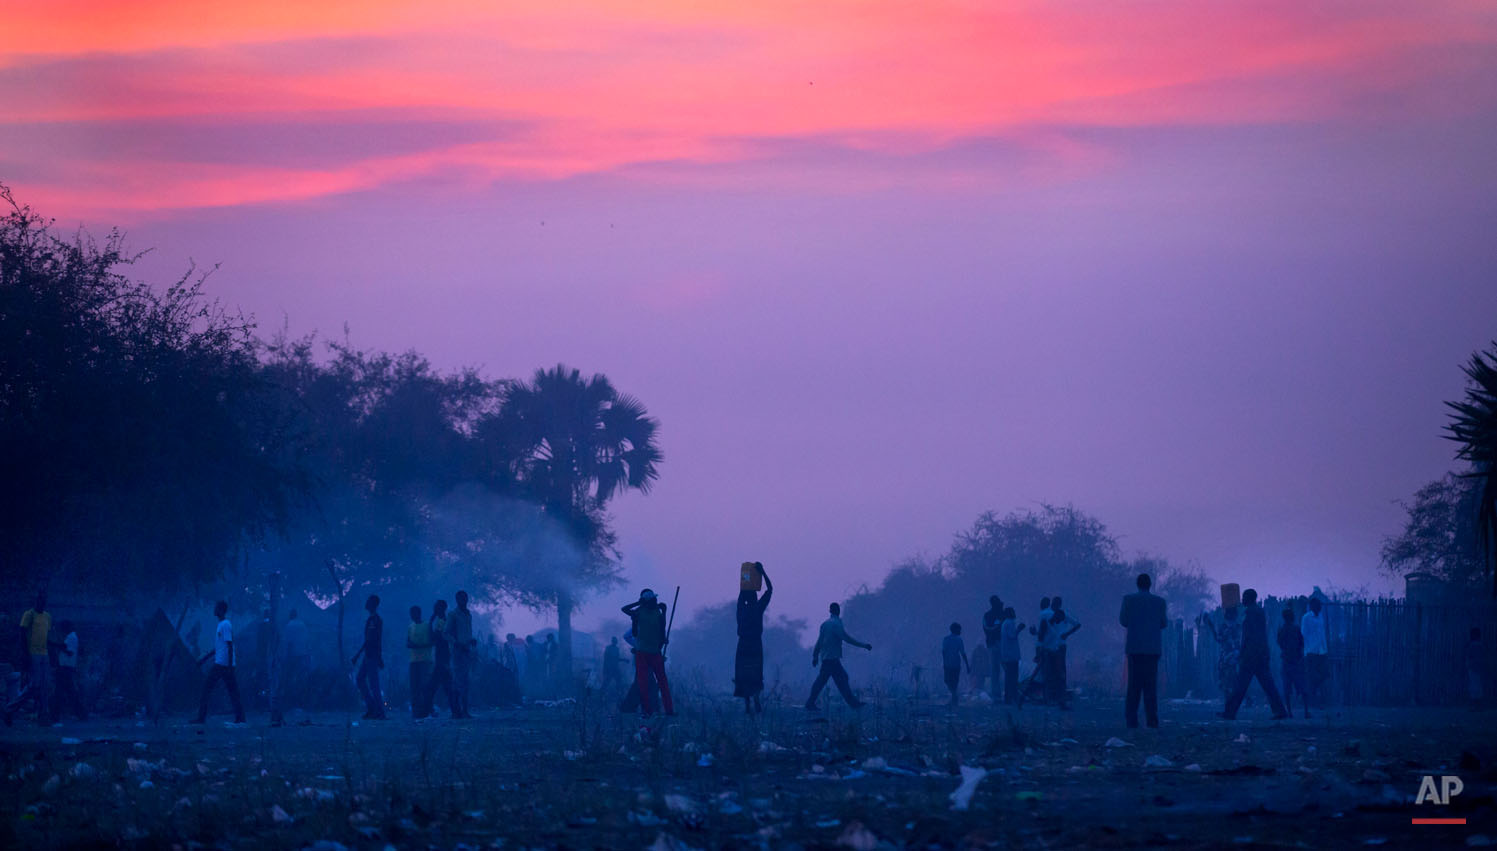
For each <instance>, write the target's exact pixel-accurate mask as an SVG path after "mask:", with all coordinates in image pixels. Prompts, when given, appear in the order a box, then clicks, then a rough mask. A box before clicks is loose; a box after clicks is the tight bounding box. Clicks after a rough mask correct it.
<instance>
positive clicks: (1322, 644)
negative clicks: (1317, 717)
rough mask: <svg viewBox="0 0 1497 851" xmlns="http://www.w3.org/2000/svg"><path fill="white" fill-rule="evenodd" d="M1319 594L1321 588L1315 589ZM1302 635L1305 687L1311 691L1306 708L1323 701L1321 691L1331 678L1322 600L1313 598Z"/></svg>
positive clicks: (1302, 626) (1301, 628)
mask: <svg viewBox="0 0 1497 851" xmlns="http://www.w3.org/2000/svg"><path fill="white" fill-rule="evenodd" d="M1315 590H1316V591H1317V592H1318V591H1319V590H1320V589H1319V588H1316V589H1315ZM1299 630H1300V635H1302V636H1304V638H1305V685H1307V686H1309V689H1310V700H1307V701H1306V704H1305V705H1306V706H1309V704H1310V703H1311V702H1312V701H1313V702H1316V703H1321V702H1323V701H1322V700H1321V689H1322V688H1324V687H1325V682H1326V680H1327V679H1328V678H1329V676H1330V671H1331V666H1330V652H1331V648H1330V640H1329V638H1328V636H1327V634H1326V628H1325V615H1323V614H1321V603H1320V598H1319V597H1315V596H1311V597H1310V603H1309V611H1307V612H1305V615H1304V617H1302V618H1300V621H1299Z"/></svg>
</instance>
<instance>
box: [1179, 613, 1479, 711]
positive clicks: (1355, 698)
mask: <svg viewBox="0 0 1497 851" xmlns="http://www.w3.org/2000/svg"><path fill="white" fill-rule="evenodd" d="M1286 605H1292V606H1293V607H1294V613H1295V619H1296V622H1298V619H1299V618H1300V617H1301V616H1302V615H1303V614H1304V612H1305V606H1306V599H1305V598H1303V597H1300V598H1295V599H1292V600H1279V599H1276V598H1273V597H1269V598H1267V599H1266V600H1264V601H1263V608H1264V614H1265V615H1266V616H1267V618H1268V643H1269V652H1270V654H1271V659H1272V669H1273V675H1274V681H1275V683H1276V684H1277V685H1278V687H1279V689H1280V691H1281V692H1282V690H1283V687H1284V684H1283V680H1282V678H1280V676H1279V647H1278V643H1277V642H1276V641H1275V640H1274V636H1275V635H1276V634H1277V633H1278V629H1279V625H1280V623H1282V621H1281V620H1280V618H1281V617H1282V615H1281V614H1280V612H1281V611H1282V610H1283V608H1284V606H1286ZM1322 614H1323V615H1324V616H1325V619H1326V634H1327V638H1328V640H1329V644H1330V647H1329V649H1330V654H1329V663H1330V671H1329V675H1328V680H1327V681H1326V682H1325V683H1323V684H1322V685H1321V687H1320V694H1319V700H1320V701H1321V702H1328V703H1331V704H1336V705H1364V706H1399V705H1442V704H1444V705H1449V704H1459V703H1463V702H1465V701H1466V700H1467V679H1466V662H1465V658H1466V652H1465V651H1466V644H1467V642H1468V641H1469V640H1470V632H1471V628H1472V627H1480V628H1481V631H1482V639H1483V644H1484V646H1485V647H1486V648H1489V649H1488V651H1487V654H1486V656H1487V659H1488V660H1489V659H1490V657H1491V651H1490V648H1491V647H1493V644H1494V640H1497V607H1494V606H1493V604H1492V603H1491V602H1489V601H1481V602H1479V603H1475V604H1473V605H1469V606H1463V605H1430V604H1421V603H1409V602H1405V601H1403V600H1377V601H1371V602H1340V603H1325V604H1324V608H1323V610H1322ZM1210 617H1212V618H1213V619H1215V621H1216V622H1217V623H1220V622H1221V610H1220V609H1218V610H1216V611H1214V612H1211V613H1210ZM1164 641H1165V647H1164V656H1163V658H1162V659H1161V660H1160V668H1161V671H1160V674H1161V679H1160V688H1161V690H1162V691H1163V693H1164V695H1165V696H1167V697H1171V698H1181V697H1197V698H1207V699H1216V698H1219V697H1221V691H1220V689H1219V688H1218V687H1217V682H1216V662H1217V658H1218V654H1219V647H1218V646H1217V642H1216V639H1215V637H1214V636H1213V635H1212V633H1211V632H1210V630H1197V629H1196V626H1195V624H1193V623H1187V622H1184V621H1176V622H1175V623H1174V624H1172V625H1171V626H1170V628H1169V629H1168V630H1167V631H1166V632H1165V636H1164ZM1485 676H1486V683H1485V685H1486V691H1487V694H1488V696H1490V695H1491V694H1492V678H1491V668H1490V662H1488V663H1487V667H1486V672H1485ZM1256 693H1257V689H1256V687H1254V688H1252V689H1249V694H1256Z"/></svg>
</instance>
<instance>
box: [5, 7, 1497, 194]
mask: <svg viewBox="0 0 1497 851" xmlns="http://www.w3.org/2000/svg"><path fill="white" fill-rule="evenodd" d="M1493 9H1494V7H1493V6H1491V5H1490V4H1488V3H1485V2H1467V0H1446V1H1445V2H1431V3H1426V4H1421V5H1418V6H1411V5H1409V4H1386V3H1379V2H1373V0H1369V2H1358V3H1344V4H1332V6H1331V7H1327V6H1325V5H1316V6H1313V7H1310V6H1305V5H1304V4H1297V3H1278V2H1275V3H1256V4H1243V5H1236V4H1215V3H1199V2H1195V1H1194V0H1160V2H1151V3H1144V4H1129V5H1126V6H1119V5H1117V4H1106V3H1097V4H1079V3H1059V4H1056V3H1006V4H1001V3H979V2H962V0H940V1H939V2H937V1H936V0H931V2H923V3H907V2H895V3H874V2H868V0H858V2H850V0H838V2H823V3H819V4H788V3H777V2H756V3H724V2H651V3H623V4H621V3H602V2H599V3H587V2H577V1H576V0H569V2H551V3H547V4H523V5H521V4H502V5H499V6H495V5H494V4H492V3H488V2H477V0H474V1H473V2H458V1H457V0H449V1H448V2H437V3H422V4H413V3H403V2H393V0H372V2H371V0H360V2H348V1H347V0H336V2H322V3H306V2H301V1H300V0H298V2H280V1H279V0H277V2H259V3H253V4H224V5H222V6H219V5H217V4H201V3H189V2H185V0H147V1H146V2H138V3H131V4H118V3H114V2H109V0H54V2H53V3H51V4H45V5H42V4H33V5H30V6H28V7H26V8H23V9H19V10H16V11H14V12H12V13H8V20H7V22H6V26H5V27H4V28H3V29H0V105H3V106H4V115H3V117H0V132H3V131H4V129H5V128H6V127H22V126H25V127H28V128H32V129H34V128H36V127H38V126H46V127H51V126H54V125H55V126H56V129H55V130H48V131H47V132H55V133H57V134H61V135H63V136H65V135H66V134H68V133H94V134H109V133H111V132H115V131H114V130H112V129H111V128H112V127H113V126H114V123H116V122H120V121H131V122H141V121H151V120H161V121H165V120H172V121H183V120H186V121H205V122H213V123H215V124H224V123H228V124H230V125H232V124H233V123H234V122H236V121H244V122H246V123H252V122H253V121H255V120H258V117H261V116H264V115H267V114H275V115H278V116H283V117H284V116H290V117H291V118H289V119H287V120H293V121H294V120H296V116H302V117H303V118H305V119H306V120H309V121H312V120H315V121H318V122H326V121H329V120H332V121H336V120H337V116H339V115H344V114H354V113H362V112H368V111H371V110H377V111H384V112H386V113H389V114H392V115H404V116H410V117H411V118H412V120H420V117H422V116H440V117H447V118H451V117H466V118H475V117H476V118H483V119H486V120H501V119H502V120H512V121H517V122H522V123H524V124H526V125H527V126H528V127H529V128H530V129H529V130H528V131H527V132H525V133H523V134H519V135H518V136H516V137H515V138H506V139H502V140H500V139H495V140H494V141H493V142H490V143H479V144H474V143H472V142H463V143H454V144H449V145H444V144H440V143H434V144H433V145H432V146H431V147H430V149H429V150H425V151H422V152H420V153H402V154H400V155H396V156H390V155H383V154H380V153H378V152H374V153H367V154H364V155H356V154H353V153H351V154H350V156H349V158H348V161H347V162H344V163H339V164H334V165H326V164H324V165H318V166H315V167H311V166H304V167H300V168H295V167H291V166H289V165H286V166H279V167H277V166H266V165H263V164H261V165H256V166H254V167H249V166H245V165H241V164H236V163H233V162H222V163H214V162H212V160H211V156H208V157H197V158H194V162H193V164H192V165H191V166H190V167H182V166H181V165H180V164H173V163H171V162H160V161H156V160H152V161H150V162H135V163H132V162H129V161H125V162H111V163H109V164H100V163H90V162H75V163H57V162H53V161H50V160H49V159H48V157H49V154H48V150H47V149H46V146H39V149H36V150H10V151H0V167H6V164H7V163H8V164H10V165H9V167H11V168H16V167H17V166H19V171H20V172H21V173H22V174H23V175H24V174H26V173H28V172H36V173H39V174H48V175H56V174H63V175H69V177H67V178H50V177H44V178H38V179H36V180H34V181H29V182H28V183H27V188H28V189H29V190H30V192H29V194H30V197H34V198H38V199H47V200H49V201H54V202H57V203H66V204H68V206H69V208H70V209H76V208H80V207H81V208H83V209H88V210H92V209H120V208H124V209H130V208H154V209H161V208H176V207H182V206H202V205H222V204H236V203H251V202H257V201H267V200H288V199H298V198H308V197H316V196H318V195H322V194H328V193H336V192H346V191H351V190H354V189H360V188H367V187H370V186H376V185H379V184H381V183H383V182H386V181H388V180H392V179H396V178H397V176H407V177H408V176H409V175H412V174H417V175H419V174H426V173H433V172H438V171H442V170H463V171H464V172H465V173H468V172H471V173H472V174H474V175H477V176H479V177H480V178H481V179H497V178H504V177H525V178H540V179H547V178H558V177H567V176H572V175H576V174H581V173H591V172H600V171H616V170H627V169H629V168H630V167H632V166H639V165H642V164H649V163H657V162H661V161H673V160H674V161H684V162H692V163H706V164H732V163H734V162H742V161H743V160H744V159H749V160H754V159H757V158H762V157H763V156H764V155H763V154H762V153H756V151H758V150H759V149H758V148H756V147H755V145H754V144H753V142H754V141H755V140H770V141H773V140H793V139H799V140H812V141H819V142H822V143H832V144H835V145H839V146H843V147H846V148H849V149H854V150H857V149H862V150H876V151H882V152H884V153H888V154H891V155H895V156H900V155H907V154H915V153H919V152H921V151H938V150H940V149H941V148H942V146H946V145H950V144H953V143H956V142H959V141H961V140H964V139H972V138H976V137H987V136H1011V137H1017V138H1019V139H1021V140H1024V144H1027V145H1029V146H1031V147H1034V148H1036V149H1037V150H1046V151H1048V152H1049V155H1050V156H1052V157H1053V158H1054V159H1055V161H1056V162H1059V163H1066V162H1070V163H1088V164H1095V163H1096V162H1098V161H1100V159H1102V158H1103V157H1102V156H1101V155H1100V153H1099V152H1095V151H1086V150H1085V147H1086V146H1083V145H1081V144H1080V143H1078V142H1075V141H1074V140H1069V139H1066V138H1065V137H1064V134H1061V133H1059V132H1058V131H1056V130H1054V128H1055V127H1057V126H1061V125H1098V124H1103V125H1171V124H1199V123H1246V122H1280V121H1306V120H1324V119H1328V118H1330V119H1335V118H1346V117H1363V116H1365V115H1368V114H1372V115H1373V117H1379V118H1399V117H1400V116H1399V115H1397V114H1396V113H1397V111H1398V110H1401V109H1405V108H1406V104H1407V102H1408V98H1400V97H1398V96H1400V95H1405V94H1407V93H1409V92H1418V91H1419V90H1420V89H1421V87H1429V86H1441V85H1447V84H1448V83H1449V82H1450V81H1451V80H1464V81H1468V82H1470V81H1471V80H1472V79H1473V78H1484V82H1480V83H1473V84H1472V85H1471V87H1470V90H1469V93H1468V95H1467V98H1466V99H1465V101H1463V100H1462V99H1461V98H1454V99H1452V98H1445V99H1443V100H1442V101H1441V103H1442V104H1443V107H1444V108H1453V109H1462V108H1465V109H1469V110H1473V111H1474V110H1476V109H1480V108H1489V107H1490V105H1491V103H1492V100H1493V98H1492V90H1493V88H1494V87H1493V85H1492V84H1491V82H1490V78H1492V77H1493V76H1494V75H1492V74H1491V73H1490V72H1491V69H1490V68H1486V69H1482V68H1480V67H1479V65H1480V62H1479V60H1478V61H1476V62H1475V63H1474V65H1475V67H1473V61H1472V60H1470V59H1469V58H1468V57H1466V54H1464V53H1462V51H1463V50H1465V51H1468V52H1475V53H1477V54H1479V55H1489V53H1490V51H1491V49H1492V46H1493V44H1494V42H1497V12H1494V11H1493ZM1483 70H1484V71H1485V72H1486V73H1485V74H1484V75H1483V74H1480V73H1479V72H1481V71H1483ZM1380 103H1386V104H1387V106H1386V107H1380V106H1379V104H1380ZM1380 109H1383V110H1384V111H1386V112H1391V113H1394V114H1392V115H1379V114H1378V112H1379V110H1380ZM60 122H66V124H60ZM163 132H165V131H163ZM0 138H3V137H0ZM28 138H29V137H28ZM208 153H209V154H211V151H210V152H208ZM968 167H969V166H968ZM267 169H268V170H269V172H270V173H269V174H266V173H264V172H265V171H266V170H267ZM796 175H797V178H804V177H805V174H804V172H803V171H797V172H796ZM0 176H3V175H0ZM85 176H86V179H85ZM925 176H926V177H927V178H931V179H933V180H934V177H933V175H929V174H927V175H925ZM989 176H991V175H989ZM267 178H271V179H269V180H267ZM23 180H24V178H23ZM936 182H937V183H939V182H941V181H936ZM267 187H269V188H267Z"/></svg>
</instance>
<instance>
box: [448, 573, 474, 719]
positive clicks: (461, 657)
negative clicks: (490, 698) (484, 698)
mask: <svg viewBox="0 0 1497 851" xmlns="http://www.w3.org/2000/svg"><path fill="white" fill-rule="evenodd" d="M453 599H455V600H457V608H456V609H454V610H453V611H452V613H451V614H449V615H448V616H447V640H448V641H450V642H451V643H452V694H453V697H454V698H456V699H457V706H455V707H453V716H452V717H454V718H472V717H473V714H472V712H471V711H470V707H469V706H468V696H469V694H470V693H471V689H470V687H469V686H470V678H471V676H472V671H473V650H474V648H476V647H477V646H478V639H476V638H474V637H473V613H472V612H470V611H468V592H467V591H459V592H457V595H456V596H455V597H454V598H453Z"/></svg>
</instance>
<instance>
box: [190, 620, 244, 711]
mask: <svg viewBox="0 0 1497 851" xmlns="http://www.w3.org/2000/svg"><path fill="white" fill-rule="evenodd" d="M213 616H214V617H216V618H218V627H217V628H216V629H214V631H213V650H212V652H210V653H208V654H207V655H205V656H203V658H201V659H199V660H198V664H199V665H201V664H202V663H204V662H206V661H208V660H209V659H212V660H213V668H212V670H210V671H209V672H208V679H207V681H205V682H204V683H203V698H202V700H200V701H199V702H198V717H197V718H195V719H193V723H194V724H204V723H206V722H207V721H208V695H210V694H211V693H212V692H213V686H214V684H215V683H217V682H218V681H219V680H223V684H224V688H226V689H228V692H229V702H230V703H232V704H233V705H234V723H235V724H243V723H244V704H243V703H242V702H241V701H240V700H239V682H238V681H237V680H236V679H235V678H234V668H235V667H236V666H237V665H238V660H237V659H236V658H235V656H234V625H233V624H232V623H230V622H229V604H228V603H226V602H224V601H223V600H219V601H218V602H217V603H215V604H214V606H213Z"/></svg>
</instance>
